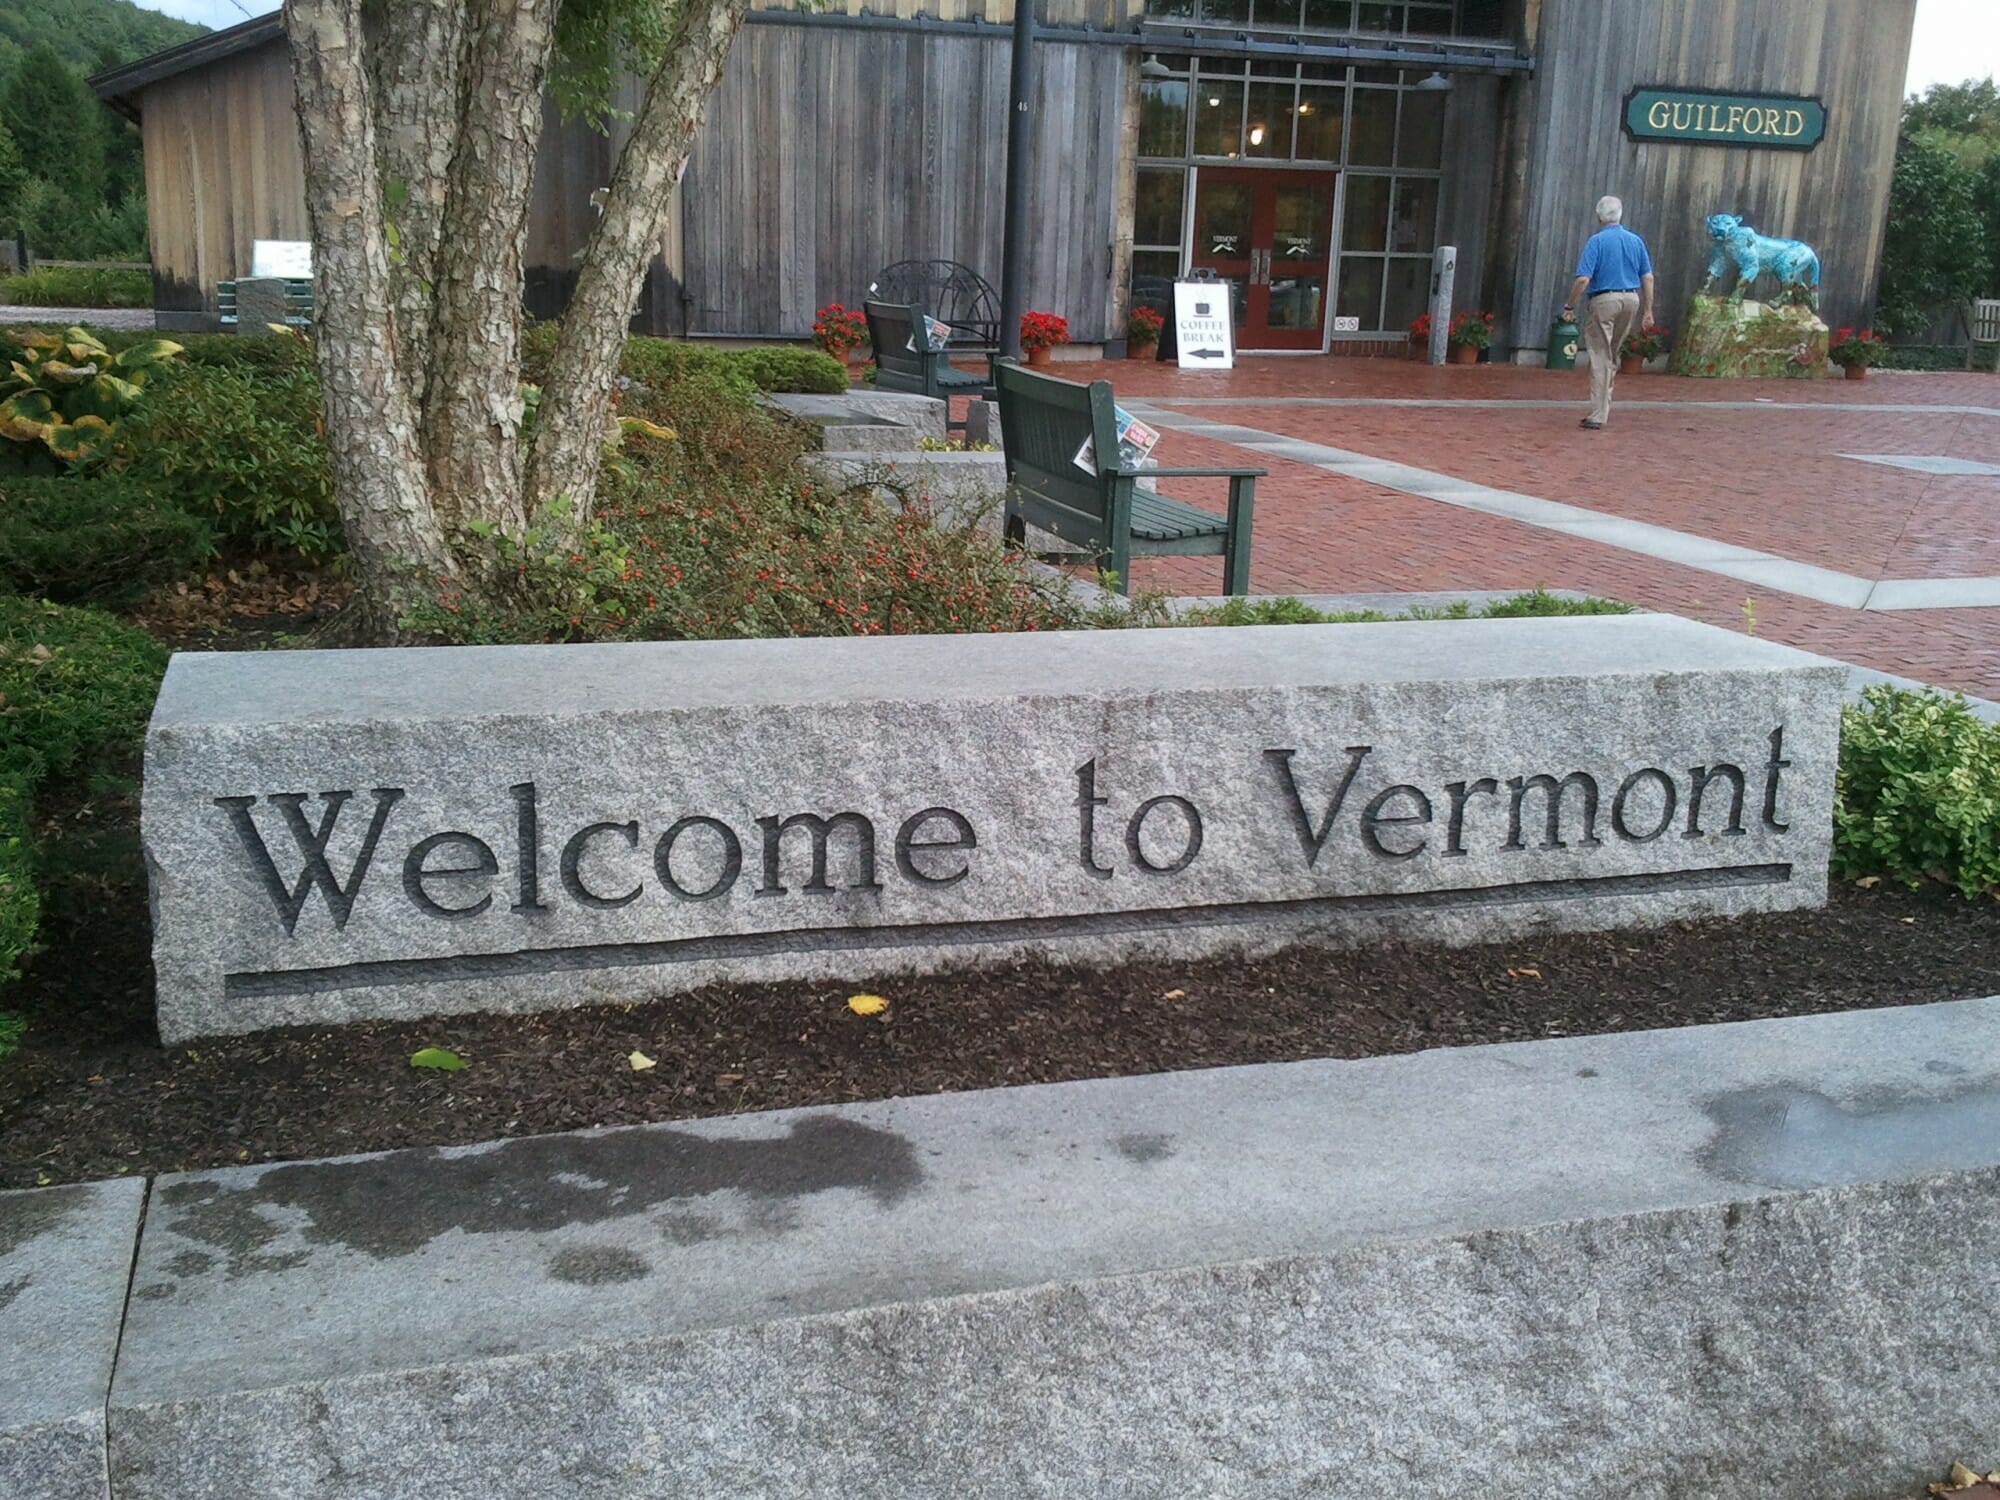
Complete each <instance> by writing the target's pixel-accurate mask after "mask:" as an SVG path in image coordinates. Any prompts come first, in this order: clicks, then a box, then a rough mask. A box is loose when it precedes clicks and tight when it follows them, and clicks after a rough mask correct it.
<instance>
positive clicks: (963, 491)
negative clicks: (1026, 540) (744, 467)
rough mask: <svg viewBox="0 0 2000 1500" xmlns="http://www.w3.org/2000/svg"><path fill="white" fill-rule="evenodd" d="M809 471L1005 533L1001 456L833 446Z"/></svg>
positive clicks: (812, 459)
mask: <svg viewBox="0 0 2000 1500" xmlns="http://www.w3.org/2000/svg"><path fill="white" fill-rule="evenodd" d="M829 437H831V434H829ZM806 469H807V471H808V472H809V473H813V474H817V475H819V476H821V477H822V478H823V479H824V480H825V481H826V482H827V483H830V484H837V485H839V486H840V487H842V488H843V489H846V488H852V487H854V486H857V485H859V486H865V487H867V488H869V489H871V490H874V491H876V492H877V493H880V494H884V495H888V496H891V497H893V498H894V499H895V500H896V501H897V503H899V504H901V505H905V506H908V505H911V504H922V505H924V506H927V507H928V508H929V509H930V510H932V511H933V512H934V513H935V514H936V515H937V516H938V517H939V518H940V519H941V520H942V521H943V522H944V523H945V524H946V525H948V526H979V527H982V528H983V529H985V530H987V531H990V532H992V533H993V534H994V535H996V536H998V535H999V534H1000V515H1001V502H1002V499H1003V498H1004V497H1005V495H1006V493H1007V461H1006V459H1005V458H1003V457H1002V456H1001V455H1000V454H998V453H979V452H970V451H967V452H956V453H953V452H945V453H926V452H916V453H899V454H888V453H881V452H874V453H866V452H851V453H850V452H839V451H835V450H834V449H833V447H832V444H831V443H829V446H828V451H826V452H824V453H812V454H808V455H807V456H806ZM1051 540H1054V539H1053V538H1051Z"/></svg>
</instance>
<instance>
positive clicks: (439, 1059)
mask: <svg viewBox="0 0 2000 1500" xmlns="http://www.w3.org/2000/svg"><path fill="white" fill-rule="evenodd" d="M410 1066H411V1067H413V1068H436V1069H437V1070H438V1071H439V1072H442V1073H456V1072H457V1071H458V1070H459V1069H461V1068H463V1067H464V1066H465V1059H464V1058H462V1057H460V1056H459V1055H458V1054H457V1053H456V1052H447V1051H445V1049H444V1048H442V1047H426V1048H424V1049H423V1051H421V1052H413V1053H411V1054H410Z"/></svg>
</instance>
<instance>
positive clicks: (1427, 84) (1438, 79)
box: [1415, 72, 1451, 94]
mask: <svg viewBox="0 0 2000 1500" xmlns="http://www.w3.org/2000/svg"><path fill="white" fill-rule="evenodd" d="M1415 86H1416V87H1417V88H1419V89H1421V90H1422V91H1423V92H1424V93H1426V94H1448V93H1450V92H1451V80H1450V79H1449V78H1447V77H1445V76H1444V74H1442V73H1435V72H1434V73H1432V74H1431V76H1430V77H1428V78H1424V79H1420V80H1419V81H1418V82H1417V84H1416V85H1415Z"/></svg>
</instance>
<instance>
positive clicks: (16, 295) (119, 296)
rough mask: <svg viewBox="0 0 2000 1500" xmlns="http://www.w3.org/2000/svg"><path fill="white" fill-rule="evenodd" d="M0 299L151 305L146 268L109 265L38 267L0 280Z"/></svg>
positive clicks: (34, 303)
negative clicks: (122, 268)
mask: <svg viewBox="0 0 2000 1500" xmlns="http://www.w3.org/2000/svg"><path fill="white" fill-rule="evenodd" d="M0 302H9V303H12V304H13V305H14V306H16V307H151V306H152V305H153V277H152V273H151V272H149V271H128V270H120V269H116V268H113V267H109V266H40V267H38V268H36V269H35V270H32V271H24V272H22V273H21V274H20V275H19V276H10V277H8V278H7V279H6V280H5V281H0Z"/></svg>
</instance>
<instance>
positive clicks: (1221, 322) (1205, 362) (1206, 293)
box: [1174, 280, 1236, 370]
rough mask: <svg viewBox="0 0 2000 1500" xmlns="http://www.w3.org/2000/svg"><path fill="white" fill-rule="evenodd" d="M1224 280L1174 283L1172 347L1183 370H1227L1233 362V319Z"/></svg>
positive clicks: (1234, 351) (1228, 293)
mask: <svg viewBox="0 0 2000 1500" xmlns="http://www.w3.org/2000/svg"><path fill="white" fill-rule="evenodd" d="M1231 307H1232V303H1231V301H1230V287H1229V283H1228V282H1226V281H1220V280H1217V281H1176V282H1175V283H1174V338H1175V348H1176V350H1177V352H1178V355H1179V359H1180V367H1181V368H1182V369H1183V370H1228V369H1233V368H1234V367H1235V365H1236V339H1235V333H1236V326H1235V323H1236V320H1235V319H1234V317H1232V316H1231Z"/></svg>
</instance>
